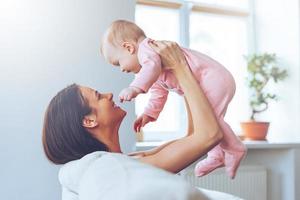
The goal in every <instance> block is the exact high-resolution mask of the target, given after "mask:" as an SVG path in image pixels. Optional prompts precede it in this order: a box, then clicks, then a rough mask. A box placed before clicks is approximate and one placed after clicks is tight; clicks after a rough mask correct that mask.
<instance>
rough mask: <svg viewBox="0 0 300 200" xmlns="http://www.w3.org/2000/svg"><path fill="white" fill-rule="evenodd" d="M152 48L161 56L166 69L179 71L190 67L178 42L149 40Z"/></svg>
mask: <svg viewBox="0 0 300 200" xmlns="http://www.w3.org/2000/svg"><path fill="white" fill-rule="evenodd" d="M149 45H150V47H151V48H152V49H153V50H154V51H156V53H158V54H159V55H160V58H161V62H162V65H163V68H164V69H170V70H173V71H177V70H178V69H180V68H182V66H188V64H187V62H186V60H185V57H184V55H183V53H182V51H181V49H180V47H179V46H178V44H177V43H176V42H171V41H154V40H149Z"/></svg>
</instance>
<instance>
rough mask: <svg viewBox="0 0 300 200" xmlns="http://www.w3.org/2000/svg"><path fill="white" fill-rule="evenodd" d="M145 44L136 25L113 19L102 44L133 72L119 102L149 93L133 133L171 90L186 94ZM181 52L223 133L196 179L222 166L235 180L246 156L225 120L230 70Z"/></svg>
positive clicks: (160, 106) (156, 113)
mask: <svg viewBox="0 0 300 200" xmlns="http://www.w3.org/2000/svg"><path fill="white" fill-rule="evenodd" d="M149 42H151V40H150V39H149V38H147V37H146V35H145V33H144V31H143V30H142V29H141V28H139V27H138V26H137V25H136V24H134V23H132V22H129V21H125V20H117V21H115V22H113V23H112V24H111V26H110V27H109V28H108V29H107V31H106V32H105V34H104V36H103V39H102V44H101V53H102V55H103V56H104V58H105V59H106V60H107V61H108V62H109V63H111V64H112V65H115V66H119V67H120V69H121V71H122V72H126V73H134V74H135V79H134V80H133V81H132V83H131V84H130V86H129V87H128V88H125V89H123V90H122V91H121V93H120V94H119V98H120V101H121V102H122V101H130V100H131V99H133V98H135V97H136V96H137V95H139V94H141V93H146V92H148V91H149V89H150V92H151V97H150V100H149V102H148V105H147V106H146V108H145V110H144V113H143V114H142V115H141V116H140V117H138V119H137V120H136V121H135V123H134V129H135V131H139V129H140V128H141V127H143V126H144V125H145V124H147V123H149V122H151V121H155V120H156V119H157V118H158V116H159V114H160V112H161V111H162V109H163V107H164V105H165V102H166V100H167V97H168V93H169V91H170V90H172V91H174V92H176V93H178V94H179V95H182V96H184V93H183V91H182V89H181V88H180V85H179V84H178V82H177V80H176V78H175V77H174V75H173V74H172V72H171V71H170V70H164V69H163V68H162V65H161V60H160V57H159V55H158V54H157V53H156V52H155V51H154V50H153V49H152V48H151V47H150V46H149ZM181 49H182V52H183V54H184V56H185V58H186V60H187V63H188V64H189V67H190V69H191V71H192V73H193V74H194V76H195V78H196V79H197V80H198V83H199V85H200V87H201V88H202V90H203V91H204V93H205V95H206V96H207V98H208V100H209V102H210V104H211V106H212V108H213V110H214V112H215V115H216V118H217V119H218V121H219V124H220V127H221V128H222V130H223V132H224V137H223V139H222V141H221V142H220V143H219V144H218V145H216V146H215V147H214V148H213V149H212V150H210V151H209V152H208V154H207V158H205V159H203V160H202V161H200V162H199V163H198V164H197V165H196V167H195V175H196V176H203V175H206V174H208V173H210V172H211V171H213V170H214V169H216V168H219V167H223V166H225V167H226V172H227V174H228V176H229V177H230V178H234V177H235V174H236V171H237V169H238V167H239V164H240V162H241V160H242V158H243V157H244V156H245V154H246V148H245V146H244V144H243V143H242V142H241V141H240V140H239V139H238V138H237V137H236V135H235V134H234V132H233V131H232V129H231V128H230V126H229V125H228V124H227V123H226V122H225V121H224V115H225V113H226V109H227V106H228V104H229V102H230V101H231V99H232V97H233V95H234V93H235V82H234V79H233V77H232V75H231V74H230V72H229V71H227V70H226V69H225V68H224V67H223V66H222V65H221V64H220V63H218V62H217V61H215V60H213V59H212V58H210V57H208V56H206V55H204V54H202V53H199V52H196V51H193V50H190V49H186V48H181ZM187 110H189V108H188V106H187ZM189 117H190V116H189ZM193 123H197V122H193Z"/></svg>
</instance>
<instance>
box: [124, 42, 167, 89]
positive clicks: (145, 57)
mask: <svg viewBox="0 0 300 200" xmlns="http://www.w3.org/2000/svg"><path fill="white" fill-rule="evenodd" d="M138 59H139V63H140V65H141V66H142V68H141V70H140V71H139V73H137V74H136V76H135V78H134V80H133V81H132V83H131V84H130V86H133V87H137V88H140V89H142V90H143V91H144V92H145V93H146V92H148V90H149V89H150V87H151V86H152V85H153V84H154V83H155V82H156V81H157V79H158V77H159V75H160V73H161V61H160V57H159V55H158V54H157V53H156V52H155V51H153V49H152V48H151V47H150V46H149V45H148V43H147V42H143V43H142V44H141V45H140V46H139V50H138Z"/></svg>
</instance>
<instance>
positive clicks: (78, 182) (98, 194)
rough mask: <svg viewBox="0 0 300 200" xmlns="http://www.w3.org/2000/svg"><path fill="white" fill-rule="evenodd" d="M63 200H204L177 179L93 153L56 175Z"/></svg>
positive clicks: (130, 160)
mask: <svg viewBox="0 0 300 200" xmlns="http://www.w3.org/2000/svg"><path fill="white" fill-rule="evenodd" d="M59 181H60V183H61V185H62V200H121V199H122V200H162V199H164V200H168V199H170V200H194V199H195V200H196V199H197V200H198V199H199V200H207V199H211V198H208V197H207V195H205V194H204V193H205V192H204V193H203V192H200V190H197V189H196V188H194V187H193V186H190V185H189V184H188V183H187V182H185V181H184V180H183V179H182V178H180V177H179V176H177V175H174V174H171V173H168V172H166V171H164V170H161V169H159V168H155V167H152V166H150V165H147V164H144V163H142V162H139V161H137V160H135V159H133V158H130V157H128V156H126V155H123V154H117V153H108V152H100V151H98V152H94V153H91V154H88V155H86V156H84V157H83V158H81V159H79V160H75V161H71V162H69V163H67V164H65V165H63V166H62V168H61V169H60V171H59Z"/></svg>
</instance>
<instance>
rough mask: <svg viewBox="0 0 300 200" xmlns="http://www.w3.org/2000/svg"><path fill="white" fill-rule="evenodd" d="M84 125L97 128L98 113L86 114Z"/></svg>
mask: <svg viewBox="0 0 300 200" xmlns="http://www.w3.org/2000/svg"><path fill="white" fill-rule="evenodd" d="M82 126H83V127H85V128H95V127H96V126H98V122H97V121H96V115H95V114H89V115H86V116H84V118H83V120H82Z"/></svg>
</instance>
